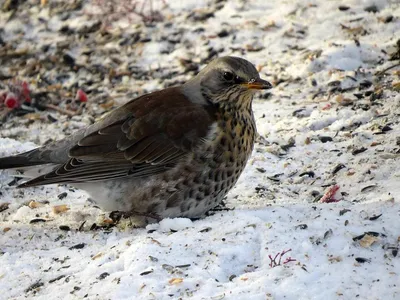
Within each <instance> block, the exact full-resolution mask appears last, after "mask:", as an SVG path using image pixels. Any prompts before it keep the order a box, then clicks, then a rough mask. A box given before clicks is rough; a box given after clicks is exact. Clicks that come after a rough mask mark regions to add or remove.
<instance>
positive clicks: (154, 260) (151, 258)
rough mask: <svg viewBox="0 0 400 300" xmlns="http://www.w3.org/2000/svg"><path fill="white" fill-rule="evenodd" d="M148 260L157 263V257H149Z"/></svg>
mask: <svg viewBox="0 0 400 300" xmlns="http://www.w3.org/2000/svg"><path fill="white" fill-rule="evenodd" d="M149 258H150V260H151V261H153V262H157V261H158V258H157V257H154V256H151V255H149Z"/></svg>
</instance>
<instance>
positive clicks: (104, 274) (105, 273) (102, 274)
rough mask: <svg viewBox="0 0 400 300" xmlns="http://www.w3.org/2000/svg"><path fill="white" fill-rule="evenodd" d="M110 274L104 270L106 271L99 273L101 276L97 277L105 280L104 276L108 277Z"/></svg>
mask: <svg viewBox="0 0 400 300" xmlns="http://www.w3.org/2000/svg"><path fill="white" fill-rule="evenodd" d="M108 276H110V274H109V273H107V272H104V273H101V274H100V275H99V277H97V279H100V280H103V279H104V278H106V277H108Z"/></svg>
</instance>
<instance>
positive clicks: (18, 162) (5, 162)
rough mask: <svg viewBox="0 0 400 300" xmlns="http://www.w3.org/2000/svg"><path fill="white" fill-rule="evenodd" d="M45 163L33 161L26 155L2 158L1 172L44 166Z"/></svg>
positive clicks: (0, 160)
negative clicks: (3, 170)
mask: <svg viewBox="0 0 400 300" xmlns="http://www.w3.org/2000/svg"><path fill="white" fill-rule="evenodd" d="M44 163H45V162H43V161H37V160H36V161H35V160H32V158H31V157H28V156H25V155H16V156H8V157H1V158H0V170H2V169H14V168H22V167H30V166H37V165H42V164H44Z"/></svg>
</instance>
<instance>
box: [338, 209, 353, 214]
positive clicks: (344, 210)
mask: <svg viewBox="0 0 400 300" xmlns="http://www.w3.org/2000/svg"><path fill="white" fill-rule="evenodd" d="M349 211H351V210H350V209H347V208H345V209H342V210H340V212H339V216H343V215H344V214H345V213H348V212H349Z"/></svg>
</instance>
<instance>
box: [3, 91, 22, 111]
mask: <svg viewBox="0 0 400 300" xmlns="http://www.w3.org/2000/svg"><path fill="white" fill-rule="evenodd" d="M4 104H5V105H6V106H7V107H8V108H11V109H13V108H16V107H18V106H19V103H18V99H17V96H15V94H14V93H8V94H7V97H6V100H5V101H4Z"/></svg>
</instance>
